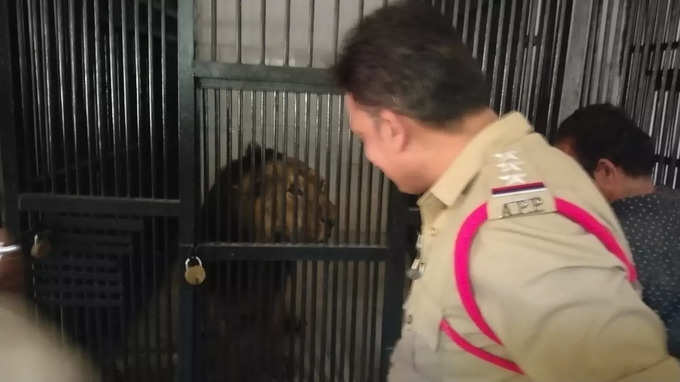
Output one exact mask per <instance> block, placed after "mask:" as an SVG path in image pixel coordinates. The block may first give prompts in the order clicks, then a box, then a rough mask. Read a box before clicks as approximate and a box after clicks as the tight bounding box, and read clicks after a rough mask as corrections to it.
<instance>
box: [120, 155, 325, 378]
mask: <svg viewBox="0 0 680 382" xmlns="http://www.w3.org/2000/svg"><path fill="white" fill-rule="evenodd" d="M218 196H219V198H218ZM199 216H200V217H201V219H202V221H203V222H204V223H205V222H208V223H209V224H206V225H205V226H203V232H204V236H203V241H206V242H214V241H231V242H246V243H251V242H257V243H321V242H326V241H327V240H328V239H329V237H330V235H331V232H332V228H333V227H334V224H335V223H336V220H337V209H336V206H335V205H334V204H333V202H331V201H330V199H329V196H328V186H327V182H326V180H324V179H323V178H322V177H321V176H320V175H319V174H318V172H317V171H315V170H313V169H312V168H310V167H309V166H308V165H307V164H305V163H304V162H303V161H300V160H298V159H295V158H291V157H287V156H285V155H283V154H281V153H277V152H275V151H274V150H272V149H269V148H267V149H263V148H262V147H260V146H259V145H257V144H250V145H248V146H247V148H246V150H245V153H244V156H242V157H241V158H239V159H237V160H233V161H231V162H230V163H229V164H228V165H227V166H226V167H223V168H221V169H220V171H219V175H218V177H217V181H216V184H215V185H213V186H212V187H211V188H210V189H209V190H208V192H207V193H206V197H205V199H204V202H203V204H202V206H201V209H200V213H199ZM218 222H219V224H218ZM178 260H184V259H178ZM258 262H259V260H257V261H255V260H253V261H249V260H230V261H229V264H230V267H229V268H228V269H230V271H227V270H226V269H227V268H225V269H224V270H225V272H235V271H240V272H241V274H240V275H236V274H235V273H234V274H230V276H229V277H228V278H229V279H230V280H231V281H230V283H231V284H229V285H226V291H227V292H226V293H229V291H241V292H240V293H241V294H243V295H241V296H238V297H237V298H236V299H234V298H233V296H229V295H224V293H225V291H224V290H223V289H225V288H224V286H222V287H220V288H215V289H214V290H213V288H212V285H211V284H212V283H214V282H215V280H210V279H208V280H207V281H206V283H205V284H204V285H202V286H201V287H200V288H201V289H200V290H201V292H200V293H201V296H202V297H201V300H203V302H204V305H203V306H204V307H205V312H203V313H204V315H205V316H206V317H204V318H205V319H204V320H201V322H199V323H198V325H199V328H198V330H199V332H201V335H202V336H203V337H204V338H205V339H206V340H207V343H206V347H205V348H203V349H202V350H203V356H204V357H206V360H210V362H208V364H215V365H218V364H220V361H219V357H220V356H222V355H224V353H225V351H226V350H227V349H228V348H234V349H238V353H239V362H240V364H241V366H242V367H240V368H238V369H242V370H230V373H232V374H231V375H230V377H233V378H235V379H236V380H239V378H237V377H239V376H240V375H234V373H246V374H247V373H250V375H249V378H250V379H251V380H286V379H288V377H289V376H290V373H291V370H290V365H289V363H290V362H289V356H288V355H287V350H288V345H287V344H288V343H289V341H291V339H292V338H294V337H296V336H297V335H298V333H299V331H300V327H301V325H303V324H302V323H301V322H300V321H301V320H303V318H301V317H294V314H293V313H292V312H288V311H287V309H286V307H285V306H286V301H285V295H287V294H288V291H289V290H290V288H291V286H290V282H289V280H286V279H289V278H290V277H291V275H292V274H294V273H295V272H297V268H298V266H296V264H295V263H294V262H279V261H275V262H273V263H272V264H274V265H273V267H272V268H271V269H272V272H271V273H270V274H273V275H274V279H265V278H266V277H268V276H266V275H263V274H261V273H257V272H250V271H246V269H249V270H250V269H255V267H257V266H258ZM237 263H238V264H237ZM225 266H226V265H225V264H223V263H220V262H217V263H212V264H210V265H207V264H206V268H208V267H210V268H212V270H213V271H214V270H216V269H215V268H216V267H225ZM207 270H208V271H209V273H210V271H211V269H207ZM183 271H184V262H183V261H176V262H175V264H174V267H173V269H172V277H171V279H170V280H167V281H166V282H165V283H164V284H163V286H162V287H161V289H160V290H159V291H157V292H156V294H155V295H154V297H152V299H151V301H149V303H148V304H147V308H146V310H145V313H144V314H140V315H138V317H140V321H139V322H138V323H137V330H136V331H135V333H137V335H138V336H139V338H138V339H137V341H136V342H139V343H140V344H144V343H145V342H146V341H148V340H149V339H150V343H156V342H158V343H159V344H160V347H161V348H163V347H166V348H167V347H170V339H169V338H166V337H167V335H166V333H168V332H171V333H177V332H178V331H177V326H176V325H177V324H178V322H177V317H178V314H179V310H178V305H179V304H178V302H179V289H180V288H179V285H180V283H181V282H184V281H183V280H184V279H183V277H182V273H183ZM220 272H221V273H223V274H224V272H222V271H220ZM282 277H283V278H285V279H282ZM237 283H239V284H238V285H237ZM254 285H263V286H265V285H276V286H278V287H276V288H275V289H276V290H273V291H271V292H272V294H271V296H270V299H269V300H268V301H267V302H266V303H264V306H263V303H262V302H261V298H258V296H257V292H256V290H257V289H258V288H249V286H254ZM168 289H170V291H168ZM168 293H170V295H171V300H172V301H175V302H177V303H173V306H172V309H173V312H172V313H173V317H172V319H171V322H170V324H169V325H171V326H172V328H171V330H168V328H167V327H161V328H160V330H157V329H155V328H153V327H152V328H148V331H149V332H151V334H150V335H149V334H148V332H147V330H146V329H147V328H146V326H145V325H146V324H145V322H144V320H142V319H141V318H143V317H145V316H146V315H149V316H150V317H160V314H161V312H166V311H167V309H168V308H167V298H166V297H163V296H167V295H168ZM258 316H259V317H268V320H267V322H266V323H264V324H262V323H260V324H255V322H256V321H257V320H258V318H257V317H258ZM151 321H152V322H151V325H157V323H155V322H153V321H154V320H151ZM160 324H161V325H167V323H166V322H165V321H163V322H161V323H160ZM157 332H158V333H159V334H160V337H158V335H157V334H156V333H157ZM130 336H131V338H130V340H129V342H130V343H132V342H133V341H134V334H132V333H131V334H130ZM149 336H150V338H149ZM264 339H266V341H267V346H266V347H263V346H262V345H263V344H262V342H261V341H263V340H264ZM145 351H146V352H153V351H154V349H146V350H145ZM165 357H166V356H163V358H164V359H165ZM169 357H170V359H172V363H173V364H174V365H175V366H176V365H177V362H178V358H177V354H171V355H169ZM214 357H217V358H214ZM213 361H214V362H213ZM222 362H224V361H222ZM129 363H130V366H128V367H129V368H132V367H133V366H132V364H134V363H136V362H135V360H134V359H131V360H130V362H129ZM263 365H264V366H263ZM135 366H136V367H138V368H139V367H142V365H139V364H137V365H135ZM152 366H153V365H152ZM118 369H119V370H121V371H122V369H123V361H122V360H119V361H118ZM217 369H219V368H216V369H215V370H213V369H212V368H211V369H210V370H205V373H206V374H208V375H214V373H219V370H217ZM254 371H257V372H258V373H259V374H258V375H257V376H254V375H253V374H252V373H253V372H254ZM131 373H134V371H132V370H128V373H127V374H128V375H130V374H131ZM222 377H224V376H222ZM243 377H245V375H243ZM217 379H220V378H219V376H218V377H217ZM222 379H224V378H222Z"/></svg>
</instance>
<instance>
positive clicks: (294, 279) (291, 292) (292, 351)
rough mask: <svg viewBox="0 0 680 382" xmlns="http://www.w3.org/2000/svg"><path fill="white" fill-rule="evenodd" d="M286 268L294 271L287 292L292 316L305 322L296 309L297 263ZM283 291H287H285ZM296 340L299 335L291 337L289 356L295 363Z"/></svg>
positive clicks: (292, 263) (286, 265) (293, 262)
mask: <svg viewBox="0 0 680 382" xmlns="http://www.w3.org/2000/svg"><path fill="white" fill-rule="evenodd" d="M284 266H285V267H290V269H291V270H292V271H291V275H290V284H289V285H290V288H288V291H287V292H288V293H289V297H290V312H291V316H292V318H293V319H294V320H295V321H297V318H298V317H302V320H303V321H304V316H298V315H297V309H296V308H297V307H296V301H297V297H298V296H297V273H298V272H297V271H298V266H297V263H296V262H295V261H291V262H290V264H285V263H284ZM283 280H285V279H283ZM284 283H285V281H284ZM283 290H285V289H283ZM294 324H295V326H297V322H295V323H294ZM303 330H304V329H303ZM296 339H297V335H294V336H290V344H289V345H290V346H289V352H288V354H291V355H292V359H293V361H295V356H296V355H297V352H296V346H295V340H296ZM291 363H295V362H291ZM293 372H294V370H293Z"/></svg>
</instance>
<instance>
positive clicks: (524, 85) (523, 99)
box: [519, 0, 547, 115]
mask: <svg viewBox="0 0 680 382" xmlns="http://www.w3.org/2000/svg"><path fill="white" fill-rule="evenodd" d="M545 3H546V2H545V1H542V0H538V4H537V5H536V6H535V7H532V10H530V11H529V15H530V16H531V22H530V23H529V27H528V28H527V29H528V30H527V32H528V33H527V38H528V45H527V50H526V51H525V55H524V62H523V66H524V68H525V70H524V71H523V73H522V75H523V77H522V80H521V85H520V103H519V104H520V110H521V111H522V112H523V113H525V115H530V110H529V107H530V105H531V100H532V97H531V95H532V84H533V79H534V77H535V76H536V51H537V50H539V54H540V48H539V47H538V40H539V38H540V41H541V45H543V44H544V43H545V33H543V34H542V35H539V32H540V27H541V20H544V18H542V17H541V16H543V14H542V13H541V11H543V12H545V7H546V4H545ZM534 10H535V14H534V12H533V11H534ZM532 14H533V15H532ZM546 17H547V16H546ZM544 21H545V20H544ZM545 24H546V23H545V22H544V25H545ZM536 88H540V86H537V87H536Z"/></svg>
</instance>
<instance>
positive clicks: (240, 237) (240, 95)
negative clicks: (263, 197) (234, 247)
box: [236, 89, 246, 241]
mask: <svg viewBox="0 0 680 382" xmlns="http://www.w3.org/2000/svg"><path fill="white" fill-rule="evenodd" d="M238 100H239V102H238V104H239V113H238V148H237V150H238V156H239V161H238V164H239V166H238V175H239V176H238V178H239V179H243V165H244V163H243V162H244V160H243V122H244V121H245V117H243V109H244V107H243V90H240V89H239V91H238ZM238 196H239V202H238V203H237V205H236V209H237V210H236V216H237V217H238V220H239V223H238V238H237V240H238V241H243V240H244V236H245V232H246V229H245V225H246V224H245V222H243V221H241V220H242V219H241V215H242V214H243V213H244V212H243V211H244V208H245V206H244V205H243V203H244V201H245V200H246V193H245V190H243V186H242V185H241V186H240V187H239V189H238Z"/></svg>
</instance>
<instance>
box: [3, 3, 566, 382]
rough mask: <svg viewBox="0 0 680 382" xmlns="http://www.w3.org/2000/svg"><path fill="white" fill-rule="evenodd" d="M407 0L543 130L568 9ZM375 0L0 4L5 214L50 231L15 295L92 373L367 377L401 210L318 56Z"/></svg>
mask: <svg viewBox="0 0 680 382" xmlns="http://www.w3.org/2000/svg"><path fill="white" fill-rule="evenodd" d="M427 2H428V3H430V4H431V5H432V6H434V7H436V8H437V9H440V10H441V11H442V12H443V13H444V14H445V15H446V16H447V17H449V18H450V19H451V22H452V24H453V25H454V26H455V27H456V28H458V29H459V30H460V31H461V33H462V35H463V38H464V40H465V41H466V43H467V44H469V46H470V47H471V49H472V51H473V54H474V55H475V57H477V58H478V59H479V60H480V63H481V65H482V67H483V69H484V71H485V72H486V73H487V74H488V77H489V79H490V81H491V84H492V89H493V92H492V99H491V104H492V106H493V107H494V109H495V110H497V111H499V112H505V111H508V110H511V109H518V110H520V111H522V112H524V113H525V114H526V115H527V116H529V118H530V119H531V120H532V121H533V122H534V123H535V125H536V128H537V130H538V131H541V132H543V133H545V134H547V135H550V134H551V132H552V131H554V129H555V126H556V125H557V122H558V115H559V114H560V112H561V108H560V105H559V102H558V100H560V99H561V98H562V93H563V92H564V91H565V89H566V90H569V89H571V87H570V86H571V83H567V82H566V81H564V78H565V63H566V62H567V60H568V59H569V58H570V57H569V54H568V52H567V49H568V43H570V42H571V38H572V37H571V36H572V35H573V31H572V30H570V25H573V24H574V17H575V16H574V15H577V14H578V12H577V11H579V9H578V7H577V6H576V5H574V4H573V2H572V1H569V0H557V1H544V0H498V1H496V0H466V1H462V0H461V1H459V0H450V1H442V0H438V1H437V0H435V1H427ZM386 3H387V1H383V0H365V1H364V0H355V1H339V0H334V1H331V0H329V1H322V0H317V1H315V0H309V1H291V0H287V1H278V0H271V1H259V2H257V1H241V0H221V1H217V0H195V1H194V0H191V1H189V0H187V1H184V0H182V1H177V0H60V1H57V0H55V1H47V0H3V1H0V7H1V8H0V25H1V26H3V32H5V30H4V26H5V25H7V31H8V33H3V34H2V36H1V37H0V49H1V51H2V53H0V60H2V61H1V63H2V64H3V65H2V67H1V68H2V72H0V76H2V77H1V78H0V80H4V81H3V83H5V84H7V89H8V91H6V92H1V93H0V111H1V112H3V115H6V116H7V118H8V120H9V125H8V126H9V127H10V128H3V129H0V134H1V135H0V139H2V141H0V143H1V144H2V145H1V146H2V147H1V151H0V152H1V153H2V161H3V176H4V179H5V199H4V202H5V205H6V206H7V207H8V208H7V214H6V215H7V217H6V220H7V223H8V225H9V226H10V227H12V228H13V229H14V230H15V231H16V232H25V233H27V234H30V235H29V237H28V238H29V239H30V238H31V237H32V236H33V234H34V233H41V234H43V233H44V234H45V235H46V236H49V238H50V240H51V241H52V247H53V250H52V254H51V255H50V256H49V257H47V258H45V259H37V260H34V261H33V266H32V270H31V275H32V280H33V284H32V288H31V297H32V298H33V299H34V300H35V301H36V302H37V306H38V307H39V309H38V310H37V313H38V314H39V315H42V316H46V317H50V318H51V319H52V320H53V321H54V322H55V323H56V324H58V325H59V327H60V328H61V329H62V332H63V335H64V338H65V339H67V340H69V341H72V342H75V343H76V344H78V345H79V346H82V347H84V348H86V349H87V350H88V353H89V354H92V355H93V357H94V359H95V361H96V362H97V364H98V366H99V369H100V370H101V375H98V376H93V380H100V379H101V380H142V379H150V380H155V379H161V378H163V379H170V378H175V379H176V380H182V381H192V380H200V381H203V380H240V379H247V380H267V381H273V380H351V381H368V380H371V381H372V380H380V379H382V378H383V377H384V375H385V371H386V368H387V360H388V356H389V353H390V350H391V346H392V345H393V344H394V342H395V341H396V339H397V337H398V336H399V330H400V326H401V304H402V302H403V295H404V290H405V289H406V286H407V284H406V282H405V281H406V280H405V279H404V273H403V271H404V269H405V264H406V263H407V261H408V257H409V256H410V255H409V254H410V253H411V252H412V250H411V248H412V244H413V242H412V241H413V238H414V232H415V230H416V229H417V226H418V219H417V209H416V208H415V207H414V205H413V200H412V199H411V200H410V205H409V200H407V198H405V197H404V196H403V195H401V194H399V193H398V192H397V191H396V190H395V189H394V187H393V186H392V185H391V184H390V183H389V182H388V181H387V180H386V179H385V177H384V176H383V175H382V174H381V173H380V172H379V171H378V170H377V169H375V168H373V167H372V166H371V165H370V164H369V163H368V162H367V161H365V160H364V158H363V155H362V148H361V144H360V142H359V140H357V139H356V138H354V137H352V136H351V135H350V134H349V129H348V128H347V121H346V119H345V118H344V105H343V100H342V97H341V95H340V94H338V91H337V89H336V88H335V87H334V86H333V83H332V81H331V78H330V77H329V74H328V72H327V69H326V68H327V67H328V66H329V65H331V64H332V63H333V62H334V60H335V57H336V55H337V52H338V46H339V44H340V42H341V37H342V36H343V35H344V33H345V31H346V30H347V29H348V28H349V27H350V26H351V25H352V24H354V23H355V22H356V21H357V20H358V19H360V18H361V17H363V15H364V14H367V13H369V12H371V11H372V10H373V9H375V8H377V7H380V6H383V5H384V4H386ZM328 15H330V17H329V16H328ZM5 68H7V70H5ZM191 256H197V257H198V258H199V259H200V260H201V261H202V264H203V267H204V268H205V270H206V273H207V277H206V280H205V282H204V283H203V284H202V285H200V286H196V287H192V286H189V285H187V284H186V283H185V282H184V281H183V277H182V273H183V271H184V266H185V264H184V260H185V259H187V258H189V257H191Z"/></svg>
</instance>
